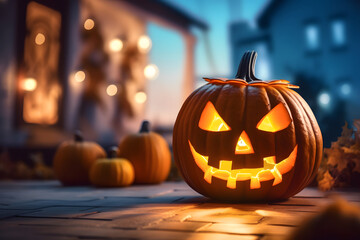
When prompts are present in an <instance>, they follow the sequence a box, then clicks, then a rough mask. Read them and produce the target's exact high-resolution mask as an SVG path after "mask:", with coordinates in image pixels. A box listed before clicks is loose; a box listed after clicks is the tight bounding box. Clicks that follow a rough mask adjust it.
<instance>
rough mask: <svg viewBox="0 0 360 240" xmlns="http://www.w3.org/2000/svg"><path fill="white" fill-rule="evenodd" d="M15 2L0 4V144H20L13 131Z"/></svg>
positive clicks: (17, 136)
mask: <svg viewBox="0 0 360 240" xmlns="http://www.w3.org/2000/svg"><path fill="white" fill-rule="evenodd" d="M16 15H17V1H1V2H0V33H1V34H0V144H4V143H5V142H6V143H7V144H16V143H17V142H22V141H23V139H24V136H23V134H21V133H19V132H17V131H14V110H15V97H16V96H15V92H16V89H17V86H16V74H15V71H16V28H17V21H16Z"/></svg>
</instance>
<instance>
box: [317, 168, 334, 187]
mask: <svg viewBox="0 0 360 240" xmlns="http://www.w3.org/2000/svg"><path fill="white" fill-rule="evenodd" d="M334 183H335V180H334V178H333V177H332V176H331V175H330V173H329V171H326V172H325V173H324V175H323V178H322V179H321V180H320V181H319V189H320V190H322V191H328V190H330V189H331V188H332V187H333V186H334Z"/></svg>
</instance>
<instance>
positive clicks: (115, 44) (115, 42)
mask: <svg viewBox="0 0 360 240" xmlns="http://www.w3.org/2000/svg"><path fill="white" fill-rule="evenodd" d="M109 48H110V50H111V51H112V52H120V51H121V49H122V48H123V42H122V41H121V40H120V39H118V38H114V39H112V40H111V41H110V43H109Z"/></svg>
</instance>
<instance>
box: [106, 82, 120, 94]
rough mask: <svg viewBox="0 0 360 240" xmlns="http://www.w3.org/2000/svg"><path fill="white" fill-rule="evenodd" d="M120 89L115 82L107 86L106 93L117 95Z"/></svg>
mask: <svg viewBox="0 0 360 240" xmlns="http://www.w3.org/2000/svg"><path fill="white" fill-rule="evenodd" d="M117 91H118V89H117V86H116V85H115V84H110V85H109V86H108V87H107V88H106V93H107V95H109V96H110V97H112V96H115V95H116V93H117Z"/></svg>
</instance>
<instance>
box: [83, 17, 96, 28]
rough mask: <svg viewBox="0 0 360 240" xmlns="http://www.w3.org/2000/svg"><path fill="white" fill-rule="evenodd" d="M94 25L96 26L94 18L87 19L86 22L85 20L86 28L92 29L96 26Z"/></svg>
mask: <svg viewBox="0 0 360 240" xmlns="http://www.w3.org/2000/svg"><path fill="white" fill-rule="evenodd" d="M94 26H95V22H94V20H92V19H90V18H88V19H86V20H85V22H84V28H85V29H86V30H91V29H93V28H94Z"/></svg>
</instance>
